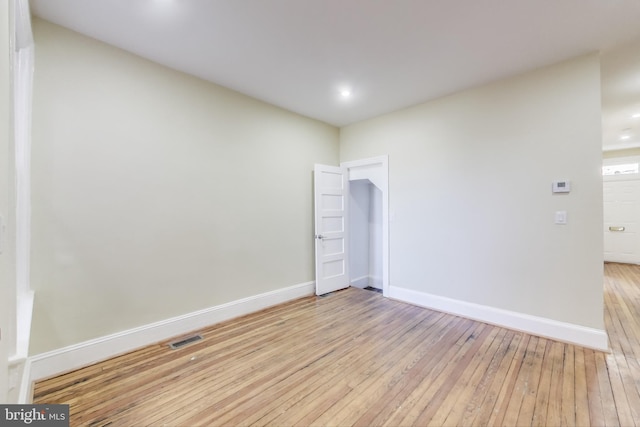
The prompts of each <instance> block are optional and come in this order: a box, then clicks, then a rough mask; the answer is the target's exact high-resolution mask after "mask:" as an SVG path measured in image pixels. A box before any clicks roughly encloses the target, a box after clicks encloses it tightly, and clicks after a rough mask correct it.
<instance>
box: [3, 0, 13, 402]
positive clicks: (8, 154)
mask: <svg viewBox="0 0 640 427" xmlns="http://www.w3.org/2000/svg"><path fill="white" fill-rule="evenodd" d="M10 28H11V25H10V22H9V2H6V1H5V2H0V100H2V102H1V103H0V171H2V176H0V216H2V219H3V223H4V228H3V229H2V230H0V233H2V236H1V237H0V239H2V240H1V241H0V245H2V253H1V254H0V329H1V337H0V403H6V402H8V401H9V393H8V391H9V382H8V370H9V363H8V359H9V357H10V356H11V355H13V354H14V352H15V340H16V337H15V312H16V294H15V258H14V257H15V253H14V238H13V236H14V232H15V229H14V225H13V224H14V218H13V213H14V210H15V200H14V199H13V191H14V188H13V185H14V163H13V142H12V132H11V113H10V111H11V110H10V99H11V97H10V94H11V75H10V41H9V31H10Z"/></svg>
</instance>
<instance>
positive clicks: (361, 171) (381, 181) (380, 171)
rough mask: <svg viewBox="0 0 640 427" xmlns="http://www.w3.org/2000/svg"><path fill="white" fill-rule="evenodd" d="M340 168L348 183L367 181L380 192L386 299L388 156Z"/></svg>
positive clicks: (343, 164) (383, 280)
mask: <svg viewBox="0 0 640 427" xmlns="http://www.w3.org/2000/svg"><path fill="white" fill-rule="evenodd" d="M340 166H341V167H342V168H343V169H345V170H346V173H347V180H348V181H349V182H350V181H354V180H358V179H368V180H369V181H371V183H372V184H373V185H375V186H376V187H377V188H378V189H380V191H381V192H382V295H384V296H385V297H386V296H388V295H389V156H388V155H383V156H377V157H370V158H367V159H361V160H353V161H349V162H342V163H340ZM348 256H349V255H348ZM349 280H351V278H349Z"/></svg>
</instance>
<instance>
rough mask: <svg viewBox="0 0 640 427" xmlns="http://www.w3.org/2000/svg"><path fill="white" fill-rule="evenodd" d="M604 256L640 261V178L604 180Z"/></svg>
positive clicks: (631, 262)
mask: <svg viewBox="0 0 640 427" xmlns="http://www.w3.org/2000/svg"><path fill="white" fill-rule="evenodd" d="M603 191H604V192H603V201H604V260H605V261H611V262H622V263H628V264H640V235H639V234H638V231H639V230H638V220H640V180H628V181H605V182H604V183H603Z"/></svg>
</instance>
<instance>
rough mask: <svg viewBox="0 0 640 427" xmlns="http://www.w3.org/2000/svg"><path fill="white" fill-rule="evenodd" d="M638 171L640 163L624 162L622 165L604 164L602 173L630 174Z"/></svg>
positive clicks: (606, 174) (605, 174)
mask: <svg viewBox="0 0 640 427" xmlns="http://www.w3.org/2000/svg"><path fill="white" fill-rule="evenodd" d="M634 173H638V163H624V164H620V165H606V166H602V175H603V176H611V175H628V174H634Z"/></svg>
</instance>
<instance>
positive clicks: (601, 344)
mask: <svg viewBox="0 0 640 427" xmlns="http://www.w3.org/2000/svg"><path fill="white" fill-rule="evenodd" d="M389 288H390V290H389V298H392V299H396V300H398V301H403V302H407V303H409V304H413V305H417V306H420V307H425V308H430V309H433V310H437V311H441V312H444V313H449V314H453V315H456V316H460V317H465V318H468V319H472V320H477V321H480V322H484V323H489V324H491V325H496V326H500V327H503V328H507V329H513V330H516V331H520V332H525V333H528V334H531V335H536V336H539V337H543V338H549V339H552V340H555V341H561V342H565V343H569V344H575V345H579V346H582V347H586V348H591V349H594V350H598V351H604V352H608V351H609V341H608V336H607V333H606V331H605V330H603V329H595V328H589V327H586V326H581V325H576V324H573V323H566V322H560V321H557V320H552V319H547V318H545V317H539V316H532V315H529V314H524V313H518V312H516V311H510V310H503V309H500V308H495V307H489V306H486V305H480V304H475V303H470V302H466V301H460V300H456V299H452V298H447V297H442V296H438V295H432V294H429V293H425V292H419V291H414V290H411V289H405V288H400V287H397V286H390V287H389Z"/></svg>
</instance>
